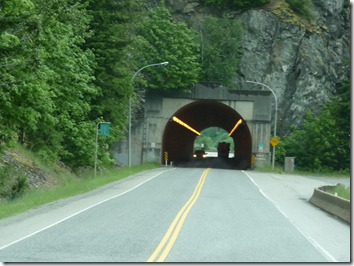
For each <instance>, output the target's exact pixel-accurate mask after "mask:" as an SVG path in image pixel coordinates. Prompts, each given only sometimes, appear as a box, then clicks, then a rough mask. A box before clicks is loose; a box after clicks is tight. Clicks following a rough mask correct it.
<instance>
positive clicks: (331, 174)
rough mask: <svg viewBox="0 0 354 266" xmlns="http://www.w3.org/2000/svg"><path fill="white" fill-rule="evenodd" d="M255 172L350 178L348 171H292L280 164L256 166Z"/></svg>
mask: <svg viewBox="0 0 354 266" xmlns="http://www.w3.org/2000/svg"><path fill="white" fill-rule="evenodd" d="M255 171H257V172H264V173H274V174H289V175H303V176H322V177H346V178H350V172H349V171H347V172H316V171H314V172H310V171H302V170H296V169H295V171H294V172H285V171H284V167H283V166H280V165H275V166H274V170H273V169H272V166H271V165H268V166H264V167H257V168H255Z"/></svg>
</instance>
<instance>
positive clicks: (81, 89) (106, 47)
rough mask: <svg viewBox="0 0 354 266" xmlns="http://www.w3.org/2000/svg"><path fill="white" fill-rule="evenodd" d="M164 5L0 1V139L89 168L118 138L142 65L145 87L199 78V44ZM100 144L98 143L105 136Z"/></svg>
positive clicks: (181, 86) (182, 84)
mask: <svg viewBox="0 0 354 266" xmlns="http://www.w3.org/2000/svg"><path fill="white" fill-rule="evenodd" d="M196 36H197V35H196V34H195V32H194V31H192V30H191V29H189V28H188V27H187V25H186V24H184V23H180V22H178V23H177V22H174V21H173V19H172V18H171V15H170V13H169V12H168V10H167V9H166V8H165V7H164V5H163V2H162V3H160V4H158V5H157V6H156V5H154V4H152V3H151V1H114V0H103V1H93V0H83V1H75V0H61V1H59V0H48V1H44V0H4V1H2V2H1V5H0V55H1V56H0V68H1V71H0V88H1V89H0V106H1V108H0V146H2V147H3V146H4V144H8V143H11V142H14V141H19V142H21V143H22V144H24V145H25V146H27V147H28V148H30V149H32V150H33V151H36V152H37V153H38V154H39V155H41V156H42V158H43V159H46V160H49V161H52V160H61V161H63V162H64V163H66V164H67V165H69V166H71V167H73V168H78V167H82V166H92V165H93V159H94V151H95V134H96V125H97V123H98V122H100V121H110V122H111V125H112V128H111V134H112V135H111V136H110V137H108V138H107V137H105V138H99V142H100V143H99V148H100V149H99V159H100V161H103V162H111V161H112V160H111V159H110V158H109V149H107V148H103V147H106V145H103V144H104V143H105V144H108V145H110V144H112V142H113V141H117V140H119V139H121V138H123V137H124V136H125V133H126V129H127V109H128V108H127V107H128V99H129V98H130V97H132V98H134V97H135V94H134V93H133V92H134V88H133V85H132V84H131V78H132V76H133V74H134V72H135V71H136V70H138V69H139V68H141V67H142V66H145V65H147V64H151V63H156V62H161V61H169V62H170V65H169V67H168V68H167V67H166V68H163V69H153V68H151V69H147V70H146V71H144V74H145V75H140V77H139V79H137V81H142V80H143V79H142V78H141V77H144V80H145V81H146V82H145V83H140V84H143V85H144V86H145V87H149V88H154V89H156V88H164V89H177V90H185V89H186V88H188V87H189V86H191V85H192V84H193V83H195V82H196V81H197V80H198V78H199V73H200V59H199V57H200V53H199V42H198V39H197V38H196ZM103 142H104V143H103Z"/></svg>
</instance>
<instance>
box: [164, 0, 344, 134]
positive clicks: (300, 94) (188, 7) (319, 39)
mask: <svg viewBox="0 0 354 266" xmlns="http://www.w3.org/2000/svg"><path fill="white" fill-rule="evenodd" d="M313 4H314V10H313V17H314V19H313V21H312V22H311V23H310V22H308V21H306V20H303V19H301V18H300V17H299V16H297V15H296V14H294V13H291V10H290V9H289V8H288V6H287V4H286V1H285V0H273V1H271V2H270V3H269V4H268V5H266V6H264V7H262V8H256V9H249V10H244V11H242V10H232V11H231V10H229V11H228V13H229V14H231V15H232V16H233V17H234V19H239V20H240V21H241V22H242V25H243V28H244V33H243V36H242V45H241V46H242V47H241V58H240V66H239V70H238V73H235V82H236V84H237V89H253V88H256V87H255V86H258V85H255V84H250V83H246V82H245V80H253V81H257V82H261V83H264V84H266V85H268V86H269V87H271V88H272V89H273V90H274V91H275V93H276V94H277V96H278V106H279V111H278V130H279V131H278V135H282V134H285V133H287V132H288V129H289V127H290V125H292V124H299V123H301V122H302V119H303V117H304V116H305V114H306V112H307V111H308V110H313V111H314V112H318V111H319V110H320V109H321V104H323V103H325V102H326V101H328V99H329V97H330V96H331V95H332V94H333V92H334V90H335V87H336V86H337V85H338V84H340V83H341V82H342V81H343V80H345V79H348V78H349V69H350V65H349V64H348V63H346V62H348V61H349V60H350V6H349V1H344V0H337V1H333V0H313ZM167 5H168V6H169V8H170V10H171V12H172V13H173V14H174V16H175V17H176V18H177V19H179V20H185V21H186V22H187V23H189V24H190V25H193V24H194V23H196V22H197V21H199V20H201V19H203V17H205V16H206V15H209V14H213V15H220V14H221V13H222V12H221V11H218V10H216V11H215V10H211V9H209V8H207V7H205V6H203V5H202V4H201V3H200V2H199V1H195V0H177V1H176V0H173V1H172V0H169V1H167ZM289 10H290V11H289ZM259 88H260V87H257V89H259Z"/></svg>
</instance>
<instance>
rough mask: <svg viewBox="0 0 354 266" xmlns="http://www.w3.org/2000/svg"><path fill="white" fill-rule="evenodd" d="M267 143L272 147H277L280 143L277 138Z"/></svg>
mask: <svg viewBox="0 0 354 266" xmlns="http://www.w3.org/2000/svg"><path fill="white" fill-rule="evenodd" d="M269 143H270V144H271V145H272V146H273V147H275V146H277V145H278V144H279V143H280V141H279V140H278V138H276V137H273V138H272V139H271V140H270V141H269Z"/></svg>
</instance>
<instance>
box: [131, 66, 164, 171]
mask: <svg viewBox="0 0 354 266" xmlns="http://www.w3.org/2000/svg"><path fill="white" fill-rule="evenodd" d="M167 64H168V62H167V61H166V62H161V63H156V64H150V65H146V66H144V67H142V68H140V69H139V70H137V71H136V72H135V73H134V75H133V77H132V79H131V81H130V82H131V84H132V85H133V81H134V78H135V76H136V75H137V74H138V73H139V72H140V71H141V70H143V69H145V68H147V67H152V66H164V65H167ZM128 116H129V119H128V120H129V125H128V131H129V133H128V134H129V136H128V142H129V144H128V154H129V155H128V166H129V167H131V164H132V94H130V95H129V113H128Z"/></svg>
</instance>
